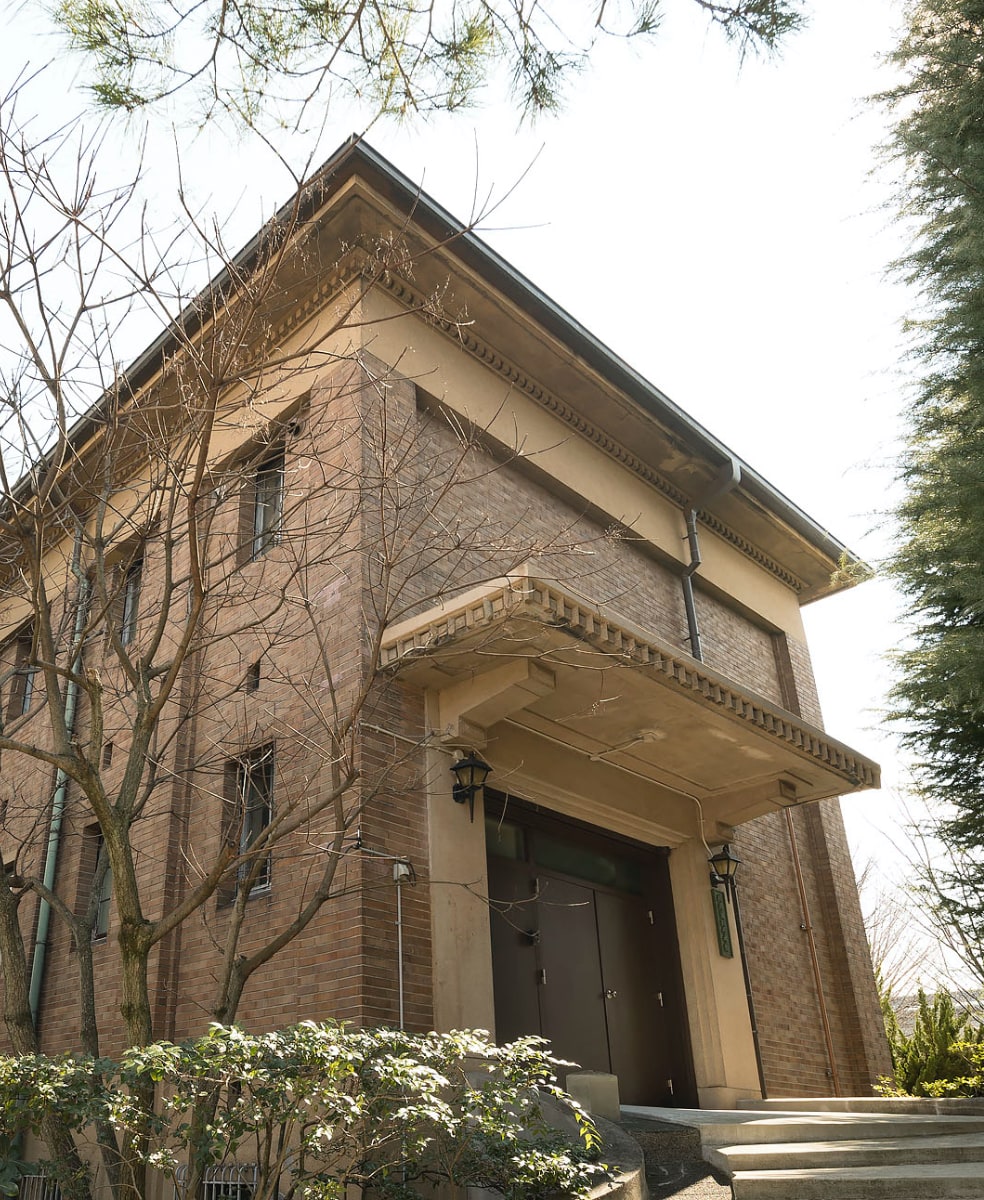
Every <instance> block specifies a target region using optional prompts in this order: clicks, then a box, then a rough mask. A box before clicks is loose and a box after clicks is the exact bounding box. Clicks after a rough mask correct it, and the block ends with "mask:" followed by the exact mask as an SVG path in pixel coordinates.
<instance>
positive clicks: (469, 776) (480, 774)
mask: <svg viewBox="0 0 984 1200" xmlns="http://www.w3.org/2000/svg"><path fill="white" fill-rule="evenodd" d="M491 770H492V768H491V767H490V766H489V764H488V763H487V762H483V761H482V760H481V759H480V758H479V757H478V755H477V754H476V753H475V751H474V750H470V751H469V752H468V754H466V755H465V757H464V758H459V759H458V761H457V762H456V763H455V764H454V766H453V767H452V768H451V773H452V775H454V787H453V788H452V789H451V795H452V796H453V797H454V802H455V804H464V803H465V802H466V801H467V802H468V813H469V815H470V817H471V819H472V821H474V820H475V797H476V795H477V794H478V793H479V792H480V791H481V790H482V788H483V786H484V785H485V780H486V777H487V776H488V774H489V772H490V771H491Z"/></svg>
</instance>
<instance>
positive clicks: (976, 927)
mask: <svg viewBox="0 0 984 1200" xmlns="http://www.w3.org/2000/svg"><path fill="white" fill-rule="evenodd" d="M907 18H908V29H907V32H906V34H905V36H904V38H903V40H902V42H901V44H900V46H899V48H898V50H897V51H896V53H895V56H894V57H895V61H896V63H897V65H899V66H900V67H901V68H902V70H903V74H904V81H903V83H902V84H900V85H899V87H898V88H897V89H896V90H895V91H894V92H893V93H892V95H891V96H890V97H889V100H890V102H891V103H892V105H893V106H894V111H895V113H896V116H897V124H896V127H895V136H894V149H895V151H896V153H897V155H898V158H899V160H900V161H901V163H902V164H903V165H904V168H905V201H906V206H905V215H906V217H908V218H909V219H911V220H913V221H914V223H915V226H916V240H915V242H914V245H913V248H912V250H911V252H910V253H909V254H908V256H907V257H906V259H905V261H904V267H905V269H906V272H907V274H908V277H909V279H910V282H912V283H914V284H915V285H916V286H917V287H918V289H919V291H920V294H921V300H922V314H921V319H920V320H919V321H918V322H917V323H914V326H913V328H914V331H915V339H916V349H915V353H916V357H917V359H918V361H919V363H920V366H921V370H920V372H919V378H918V383H917V391H916V394H915V396H914V399H913V402H912V405H911V410H910V414H909V431H908V440H907V447H906V452H905V457H904V460H903V464H902V471H901V474H902V479H903V481H904V483H905V485H906V494H905V499H904V500H903V502H902V503H901V505H900V507H899V510H898V518H899V525H900V541H899V545H898V547H897V550H896V552H895V555H894V559H893V562H892V564H891V569H892V572H893V574H894V576H895V579H896V581H897V582H898V584H899V586H900V588H901V590H902V592H903V594H904V595H905V597H906V598H907V600H908V605H909V616H910V618H911V620H912V623H913V626H914V633H913V636H912V638H911V639H910V640H909V642H908V644H907V645H906V647H905V648H904V649H902V650H901V651H900V652H899V653H898V655H897V660H896V661H897V682H896V684H895V688H894V702H895V710H894V713H893V715H894V717H895V719H896V720H897V721H898V722H899V723H900V725H901V728H902V731H903V738H904V741H905V742H906V743H907V744H908V746H909V747H910V749H912V750H914V751H915V754H916V758H917V772H918V776H919V779H920V783H921V786H922V789H923V790H924V792H925V794H926V796H927V797H928V798H929V799H930V800H931V801H932V802H933V807H934V811H935V813H936V816H935V818H934V821H933V832H934V834H936V835H937V836H939V837H941V838H942V839H943V841H944V842H945V843H946V844H947V845H948V847H949V848H950V849H951V850H952V851H953V854H952V855H951V858H952V863H953V867H952V870H950V871H949V872H948V874H947V875H946V876H945V877H943V876H941V877H940V882H941V884H942V887H941V888H939V889H937V893H936V896H935V897H932V896H931V900H933V902H935V903H936V904H937V905H938V907H939V910H940V911H941V913H942V916H943V917H944V918H945V919H948V920H951V921H956V922H961V923H963V926H964V929H965V931H967V930H972V931H973V934H974V937H975V939H976V942H977V944H978V945H984V893H982V892H981V890H980V888H979V880H980V878H981V871H982V869H984V3H982V2H981V0H917V2H915V3H913V4H911V5H910V7H909V10H908V14H907Z"/></svg>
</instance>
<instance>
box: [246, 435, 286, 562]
mask: <svg viewBox="0 0 984 1200" xmlns="http://www.w3.org/2000/svg"><path fill="white" fill-rule="evenodd" d="M253 485H254V497H253V543H252V554H251V557H252V558H260V557H261V556H262V555H264V554H266V552H267V551H268V550H269V549H270V547H271V546H278V545H279V544H280V533H281V524H282V521H283V516H284V452H283V450H282V449H280V450H278V451H277V452H276V453H275V454H271V455H270V456H269V458H266V459H264V460H263V462H262V463H260V465H259V466H258V467H257V469H256V476H255V479H254V481H253Z"/></svg>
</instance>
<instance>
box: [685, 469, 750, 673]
mask: <svg viewBox="0 0 984 1200" xmlns="http://www.w3.org/2000/svg"><path fill="white" fill-rule="evenodd" d="M739 483H741V467H740V466H739V465H738V460H737V459H734V458H729V459H728V461H727V462H726V463H725V464H724V466H723V467H722V468H721V470H720V471H719V472H718V474H717V475H716V476H715V478H714V480H713V482H712V483H711V486H710V488H709V490H708V491H706V492H705V493H704V494H703V495H702V496H698V497H695V498H694V499H693V500H691V502H690V508H689V509H684V511H683V516H684V520H685V521H686V523H687V537H686V542H687V546H688V547H689V549H690V562H688V563H687V565H686V566H685V567H684V569H683V577H682V582H683V606H684V608H685V609H686V613H687V640H688V641H689V642H690V653H691V654H692V655H693V657H694V658H696V659H697V661H698V662H703V661H704V655H703V652H702V651H701V648H700V627H699V626H698V624H697V605H696V604H695V602H694V575H696V574H697V568H698V567H699V566H700V563H701V558H700V538H699V537H698V536H697V514H698V513H699V512H700V510H701V509H702V508H706V506H707V505H708V504H710V503H711V502H712V501H713V500H717V499H719V498H720V497H721V496H723V495H724V494H725V493H726V492H730V491H731V490H732V489H733V488H736V487H737V486H738V484H739Z"/></svg>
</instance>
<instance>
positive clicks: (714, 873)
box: [707, 842, 741, 891]
mask: <svg viewBox="0 0 984 1200" xmlns="http://www.w3.org/2000/svg"><path fill="white" fill-rule="evenodd" d="M707 862H708V865H709V866H710V868H711V884H712V885H713V886H715V887H716V886H717V885H718V884H719V883H723V884H724V885H725V887H726V888H727V889H728V891H730V890H731V888H732V887H733V886H734V881H735V875H736V874H737V872H738V868H739V867H740V866H741V859H740V858H739V857H738V855H737V854H734V853H732V850H731V847H730V846H729V845H728V843H727V842H725V844H724V845H723V846H722V847H721V848H720V850H715V851H714V853H713V854H712V855H711V857H710V858H709V859H708V860H707Z"/></svg>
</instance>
